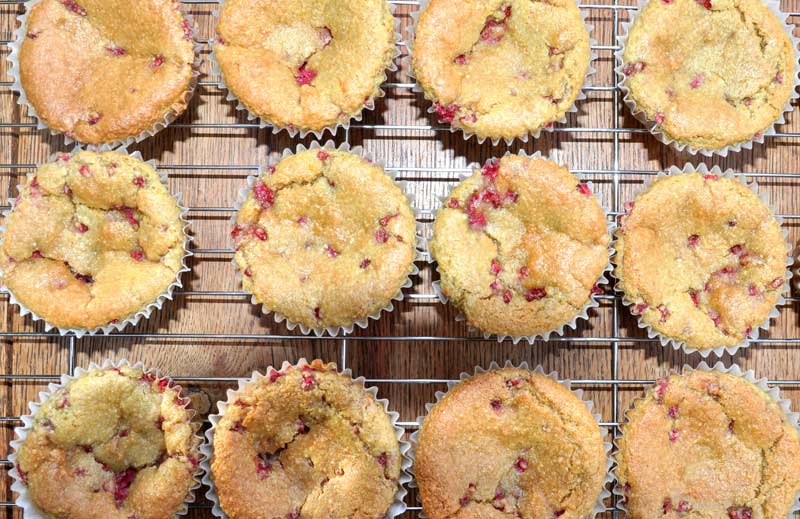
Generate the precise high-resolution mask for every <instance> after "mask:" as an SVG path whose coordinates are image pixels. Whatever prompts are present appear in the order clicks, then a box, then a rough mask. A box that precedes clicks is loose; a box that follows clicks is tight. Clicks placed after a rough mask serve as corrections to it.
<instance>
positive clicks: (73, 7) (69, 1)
mask: <svg viewBox="0 0 800 519" xmlns="http://www.w3.org/2000/svg"><path fill="white" fill-rule="evenodd" d="M61 3H62V4H64V6H65V7H66V8H67V9H69V10H70V11H72V12H73V13H75V14H77V15H79V16H86V9H84V8H83V7H81V6H80V5H78V3H77V2H75V0H62V1H61Z"/></svg>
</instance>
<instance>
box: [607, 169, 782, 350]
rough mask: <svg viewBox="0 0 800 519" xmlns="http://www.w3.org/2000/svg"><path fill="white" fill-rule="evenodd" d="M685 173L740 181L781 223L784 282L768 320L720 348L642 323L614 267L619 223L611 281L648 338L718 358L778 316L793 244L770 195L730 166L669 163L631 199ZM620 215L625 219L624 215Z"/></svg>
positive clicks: (744, 344)
mask: <svg viewBox="0 0 800 519" xmlns="http://www.w3.org/2000/svg"><path fill="white" fill-rule="evenodd" d="M687 173H700V174H703V175H706V174H711V175H717V176H719V177H720V178H727V179H730V180H736V181H737V182H739V183H740V184H742V185H743V186H746V187H747V188H748V189H750V191H752V192H753V193H754V194H755V195H756V196H757V197H758V199H759V200H761V201H762V202H763V203H764V205H766V206H767V207H768V208H769V211H770V213H771V214H772V216H773V217H774V218H775V220H776V221H777V222H778V224H779V225H780V226H781V234H782V235H783V239H784V242H785V244H786V272H785V273H784V280H785V282H784V284H783V287H782V288H781V293H780V295H779V296H778V300H777V302H776V303H775V306H774V307H773V308H772V310H771V311H770V313H769V315H768V316H767V319H766V320H765V321H764V322H763V323H762V324H761V325H759V326H757V327H755V326H754V327H753V330H752V332H751V334H750V339H749V340H747V339H746V340H744V341H742V342H740V343H739V344H736V345H734V346H719V347H716V348H706V349H697V348H691V347H689V346H688V345H687V344H686V343H685V342H683V341H678V340H676V339H673V338H671V337H667V336H665V335H662V334H661V333H660V332H657V331H656V330H654V329H653V328H652V327H651V326H650V325H649V324H645V323H644V322H642V319H641V316H638V315H636V314H635V313H634V306H635V303H634V302H633V301H630V300H629V299H628V298H627V295H626V294H625V291H624V290H623V289H622V288H620V284H621V283H622V281H621V280H620V277H619V274H618V273H617V270H616V267H617V249H616V245H617V239H618V235H619V231H620V229H621V226H618V227H617V229H616V230H615V231H614V241H613V243H612V244H611V254H612V256H611V262H612V264H613V265H614V270H613V271H612V275H613V276H614V278H615V279H616V280H617V283H615V284H614V290H615V292H617V293H618V294H620V296H621V297H622V304H623V305H625V306H627V307H628V309H629V310H630V312H631V315H633V316H635V317H636V322H637V325H638V326H639V328H643V329H645V330H647V336H648V337H649V338H650V339H658V340H659V342H661V346H664V347H667V346H672V348H674V349H675V350H683V351H684V353H687V354H688V353H695V352H697V353H699V354H700V356H702V357H704V358H705V357H708V356H709V355H711V354H712V353H713V354H714V355H716V356H717V357H721V356H722V355H723V354H725V353H728V354H729V355H735V354H736V352H737V351H739V349H740V348H746V347H748V346H749V345H750V343H751V342H757V341H758V337H759V330H762V329H763V330H769V326H770V321H771V320H772V319H775V318H777V317H778V316H779V315H780V311H779V310H778V307H779V306H783V305H785V304H786V298H785V297H784V296H785V295H788V293H789V291H790V289H791V286H790V280H791V278H792V270H791V267H792V264H793V263H794V257H793V256H792V247H791V245H790V244H789V241H788V240H789V233H788V231H787V229H786V228H785V227H784V225H783V218H781V217H779V216H777V211H776V210H775V207H774V206H773V205H772V204H770V203H769V198H768V197H767V194H766V193H761V192H759V191H758V184H757V183H756V182H755V181H753V182H748V181H747V178H746V177H745V176H744V175H742V174H739V173H735V172H734V171H733V170H731V169H729V170H726V171H722V170H721V169H720V167H719V166H714V167H713V168H711V169H709V168H708V166H706V165H705V164H704V163H701V164H699V165H697V166H693V165H692V164H686V165H685V166H684V167H683V169H678V167H676V166H672V167H671V168H670V169H669V171H668V172H667V173H664V172H659V173H658V175H655V177H654V178H651V177H648V178H646V179H645V180H644V185H643V186H642V188H641V189H639V190H637V191H636V192H635V193H634V195H633V198H632V199H631V200H632V201H635V200H636V199H637V198H638V197H639V195H641V194H643V193H644V192H646V191H647V190H649V189H650V187H651V186H652V185H653V182H655V181H656V180H657V179H659V178H662V177H667V176H672V175H683V174H687ZM622 218H624V216H623V217H622Z"/></svg>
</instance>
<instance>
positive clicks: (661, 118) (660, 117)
mask: <svg viewBox="0 0 800 519" xmlns="http://www.w3.org/2000/svg"><path fill="white" fill-rule="evenodd" d="M670 1H672V0H670ZM656 124H664V114H662V113H661V112H658V113H656Z"/></svg>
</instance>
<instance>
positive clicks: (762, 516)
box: [616, 371, 800, 519]
mask: <svg viewBox="0 0 800 519" xmlns="http://www.w3.org/2000/svg"><path fill="white" fill-rule="evenodd" d="M765 390H766V384H764V388H763V389H762V388H761V387H759V386H758V385H756V384H754V383H752V382H749V381H748V380H746V379H745V378H742V377H741V376H736V375H733V374H730V373H724V372H721V371H689V372H687V373H684V374H683V375H673V376H671V377H669V378H668V379H661V380H659V381H658V382H657V383H656V385H655V387H653V388H651V389H650V390H649V391H648V392H647V394H646V395H645V397H644V398H641V399H639V400H637V401H636V402H635V405H634V407H633V409H632V410H630V411H629V412H628V414H627V418H628V419H627V423H626V424H625V425H624V426H623V427H622V437H621V438H620V439H619V440H618V447H619V450H618V453H617V455H616V459H617V464H618V466H617V469H616V472H617V478H618V480H619V485H620V487H619V488H620V489H621V490H622V493H624V495H625V501H624V502H625V507H626V508H627V516H628V517H630V518H631V519H645V518H647V519H650V518H653V517H664V518H665V519H673V518H679V517H686V516H689V517H720V518H721V517H726V518H730V519H751V518H758V519H784V518H785V517H787V516H789V517H791V513H790V512H791V511H792V510H794V508H795V507H794V505H795V502H796V500H797V494H798V491H800V472H798V471H797V460H798V458H800V435H798V432H797V424H796V423H795V420H794V419H790V418H789V417H788V416H787V414H786V412H784V410H783V409H782V408H781V406H780V405H779V404H778V402H776V401H775V400H774V399H773V398H772V397H771V396H770V395H769V394H767V393H766V391H765ZM787 407H788V405H787Z"/></svg>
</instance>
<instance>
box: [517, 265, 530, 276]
mask: <svg viewBox="0 0 800 519" xmlns="http://www.w3.org/2000/svg"><path fill="white" fill-rule="evenodd" d="M530 273H531V271H530V269H529V268H528V267H520V268H519V278H520V279H525V278H526V277H528V276H529V275H530Z"/></svg>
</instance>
